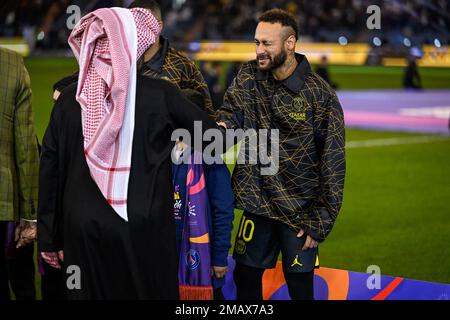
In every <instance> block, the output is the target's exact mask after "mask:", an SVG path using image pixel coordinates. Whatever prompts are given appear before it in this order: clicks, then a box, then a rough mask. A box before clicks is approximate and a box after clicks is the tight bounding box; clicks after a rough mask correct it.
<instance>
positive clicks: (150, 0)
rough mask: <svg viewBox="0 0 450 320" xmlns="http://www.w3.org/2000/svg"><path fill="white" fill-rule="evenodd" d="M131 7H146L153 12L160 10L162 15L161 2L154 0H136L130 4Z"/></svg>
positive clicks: (129, 7)
mask: <svg viewBox="0 0 450 320" xmlns="http://www.w3.org/2000/svg"><path fill="white" fill-rule="evenodd" d="M131 8H144V9H148V10H150V11H151V12H158V13H159V14H160V15H161V7H160V5H159V3H158V2H156V1H154V0H135V1H133V2H132V3H131V4H130V5H129V6H128V9H131Z"/></svg>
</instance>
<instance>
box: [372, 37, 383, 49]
mask: <svg viewBox="0 0 450 320" xmlns="http://www.w3.org/2000/svg"><path fill="white" fill-rule="evenodd" d="M372 42H373V44H374V45H375V46H377V47H379V46H381V39H380V38H378V37H373V40H372Z"/></svg>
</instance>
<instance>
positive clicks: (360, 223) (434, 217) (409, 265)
mask: <svg viewBox="0 0 450 320" xmlns="http://www.w3.org/2000/svg"><path fill="white" fill-rule="evenodd" d="M25 62H26V65H27V68H28V70H29V73H30V78H31V82H32V89H33V108H34V111H35V117H36V130H37V134H38V136H39V139H40V140H41V139H42V136H43V134H44V131H45V128H46V126H47V124H48V119H49V114H50V111H51V108H52V99H51V96H52V85H53V83H54V82H56V81H57V80H58V79H60V78H62V77H64V76H66V75H68V74H70V73H72V72H74V71H76V69H77V65H76V63H75V61H74V60H73V59H49V58H29V59H26V61H25ZM330 72H331V77H332V79H333V81H335V82H337V83H338V84H339V85H340V87H341V88H343V89H385V88H400V86H401V77H402V69H400V68H380V67H343V66H332V67H331V69H330ZM420 72H421V74H422V80H423V84H424V86H425V87H426V88H433V89H439V88H448V87H449V84H450V73H449V72H448V70H443V69H421V70H420ZM418 135H419V134H409V133H398V132H382V131H366V130H355V129H347V141H356V140H370V139H383V138H393V137H398V138H403V137H409V136H418ZM449 199H450V140H440V141H433V142H428V143H418V144H398V145H393V146H382V147H379V146H378V147H370V148H352V149H348V150H347V175H346V181H345V192H344V203H343V208H342V210H341V213H340V214H339V217H338V219H337V222H336V225H335V227H334V229H333V231H332V233H331V235H330V236H329V238H328V239H327V240H326V241H325V242H324V243H323V244H322V245H321V246H320V258H321V259H320V260H321V265H322V266H324V267H330V268H339V269H347V270H352V271H359V272H365V271H366V269H367V267H368V266H369V265H378V266H379V267H380V268H381V272H382V274H386V275H395V276H402V277H407V278H412V279H419V280H426V281H435V282H443V283H450V255H449V249H448V247H449V244H450V204H449V203H450V201H449ZM239 217H240V212H239V211H237V214H236V219H235V223H234V227H235V228H234V230H233V241H234V234H235V232H236V228H237V225H238V222H239V220H238V219H239ZM37 281H38V283H39V278H38V279H37Z"/></svg>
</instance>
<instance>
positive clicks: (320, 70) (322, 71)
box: [316, 56, 337, 89]
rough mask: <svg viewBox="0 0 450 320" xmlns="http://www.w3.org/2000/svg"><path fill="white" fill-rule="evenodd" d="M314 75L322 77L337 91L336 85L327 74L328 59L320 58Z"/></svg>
mask: <svg viewBox="0 0 450 320" xmlns="http://www.w3.org/2000/svg"><path fill="white" fill-rule="evenodd" d="M316 73H317V74H318V75H319V76H321V77H322V79H323V80H325V81H326V82H327V83H328V84H329V85H330V86H331V87H332V88H333V89H337V85H336V84H335V83H333V82H331V80H330V75H329V74H328V59H327V57H326V56H322V58H320V63H319V65H318V66H317V68H316Z"/></svg>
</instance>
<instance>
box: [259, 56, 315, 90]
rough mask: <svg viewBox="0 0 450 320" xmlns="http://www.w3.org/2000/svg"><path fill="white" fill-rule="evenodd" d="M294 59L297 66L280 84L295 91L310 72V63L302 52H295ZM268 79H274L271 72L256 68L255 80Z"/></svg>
mask: <svg viewBox="0 0 450 320" xmlns="http://www.w3.org/2000/svg"><path fill="white" fill-rule="evenodd" d="M295 59H296V60H297V62H298V65H297V68H296V69H295V70H294V72H293V73H292V74H291V75H290V76H289V77H288V78H286V79H284V80H283V81H281V84H282V85H284V86H285V87H287V88H288V89H289V90H291V91H293V92H296V93H297V92H300V90H301V89H302V88H303V85H304V84H305V78H306V76H307V75H308V74H309V73H311V65H310V64H309V62H308V59H306V57H305V56H304V55H303V54H300V53H295ZM269 79H272V80H274V78H273V75H272V73H271V72H269V71H261V70H259V69H257V70H256V76H255V80H256V81H264V80H269Z"/></svg>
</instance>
